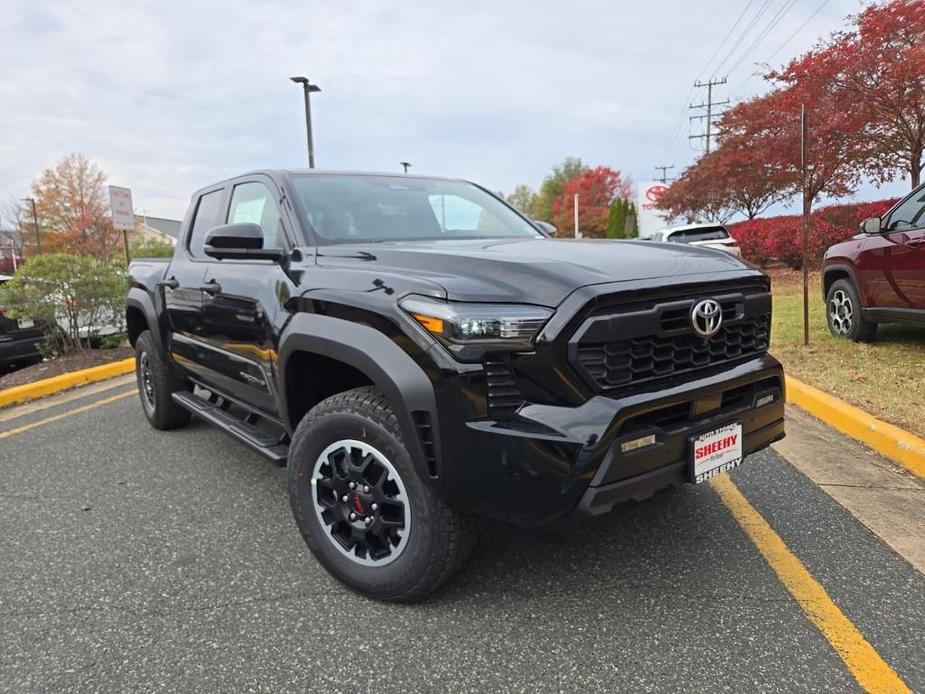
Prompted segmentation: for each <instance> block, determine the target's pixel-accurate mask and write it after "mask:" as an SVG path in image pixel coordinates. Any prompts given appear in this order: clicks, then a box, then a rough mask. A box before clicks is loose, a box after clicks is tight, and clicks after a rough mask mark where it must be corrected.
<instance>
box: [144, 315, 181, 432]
mask: <svg viewBox="0 0 925 694" xmlns="http://www.w3.org/2000/svg"><path fill="white" fill-rule="evenodd" d="M135 376H136V378H137V380H138V395H139V397H140V398H141V409H142V411H143V412H144V413H145V417H146V418H147V419H148V422H149V423H150V424H151V426H153V427H154V428H155V429H176V428H178V427H182V426H185V425H186V424H189V420H190V413H189V411H187V410H185V409H183V408H182V407H180V406H179V405H178V404H177V403H175V402H174V400H173V398H172V397H171V396H172V394H173V393H175V392H177V391H180V390H189V384H188V383H186V381H184V380H182V379H181V378H179V377H178V376H176V375H175V374H174V373H173V372H172V371H171V370H170V366H169V365H168V364H167V362H165V361H164V359H163V357H161V355H160V353H159V352H158V351H157V345H155V344H154V338H153V337H152V336H151V333H150V332H149V331H147V330H145V331H144V332H143V333H142V334H141V335H139V336H138V340H136V341H135Z"/></svg>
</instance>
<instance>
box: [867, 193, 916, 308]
mask: <svg viewBox="0 0 925 694" xmlns="http://www.w3.org/2000/svg"><path fill="white" fill-rule="evenodd" d="M883 226H884V230H883V232H882V233H881V234H879V235H878V236H873V237H871V238H869V239H868V240H867V243H866V248H865V256H867V257H866V258H865V259H864V263H863V264H864V266H867V268H868V269H867V272H868V273H869V277H870V279H871V280H873V281H872V282H871V283H870V291H871V298H872V299H873V302H872V306H875V307H877V308H888V309H899V310H905V311H908V310H925V187H922V188H919V189H918V190H916V191H915V192H914V193H912V195H910V196H909V197H908V198H906V199H905V200H903V201H902V202H901V203H900V204H899V205H898V206H897V207H896V208H895V209H894V210H893V211H892V212H891V213H890V215H889V216H888V217H887V218H886V220H885V223H884V225H883Z"/></svg>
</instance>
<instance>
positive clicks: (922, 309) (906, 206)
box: [822, 185, 925, 341]
mask: <svg viewBox="0 0 925 694" xmlns="http://www.w3.org/2000/svg"><path fill="white" fill-rule="evenodd" d="M822 285H823V293H824V295H825V303H826V314H827V318H828V322H829V330H830V331H831V332H832V334H833V335H834V336H835V337H846V338H848V339H850V340H855V341H865V340H870V339H872V338H873V336H874V333H876V331H877V325H878V324H880V323H892V322H897V321H900V322H905V323H920V324H925V185H923V186H920V187H919V188H916V189H915V190H914V191H913V192H912V194H911V195H909V197H907V198H905V199H904V200H902V201H900V202H899V203H897V204H896V206H895V207H893V209H891V210H890V211H889V212H887V213H886V214H885V215H884V216H883V217H871V218H869V219H865V220H864V221H863V222H861V233H860V234H858V235H857V236H855V237H853V238H851V239H849V240H847V241H843V242H841V243H836V244H835V245H834V246H832V247H831V248H829V250H828V251H826V253H825V260H824V261H823V266H822Z"/></svg>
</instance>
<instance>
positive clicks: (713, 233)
mask: <svg viewBox="0 0 925 694" xmlns="http://www.w3.org/2000/svg"><path fill="white" fill-rule="evenodd" d="M648 240H649V241H662V242H667V243H687V244H690V245H691V246H703V247H704V248H715V249H716V250H718V251H725V252H726V253H732V255H737V256H741V255H742V252H741V251H740V250H739V244H738V243H736V240H735V239H734V238H732V235H731V234H730V233H729V231H728V230H727V229H726V227H724V226H723V225H722V224H687V225H686V226H681V227H671V228H669V229H662V230H660V231H656V232H655V233H654V234H652V235H651V236H650V237H649V238H648Z"/></svg>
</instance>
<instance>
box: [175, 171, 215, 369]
mask: <svg viewBox="0 0 925 694" xmlns="http://www.w3.org/2000/svg"><path fill="white" fill-rule="evenodd" d="M224 203H225V187H224V186H216V187H214V188H212V189H207V190H205V191H203V192H201V193H200V194H199V197H198V198H197V199H196V200H194V201H193V203H192V205H191V206H190V209H191V213H190V218H189V219H188V220H187V222H186V224H185V225H184V228H185V229H186V230H188V231H187V232H186V233H185V234H181V236H180V238H181V239H182V241H181V242H180V243H178V246H177V249H176V251H175V252H174V254H173V259H172V260H171V261H170V264H169V265H168V266H167V271H166V272H165V273H164V283H163V286H164V307H165V309H166V311H167V318H168V322H169V324H170V339H169V348H170V352H171V355H172V356H173V358H174V360H175V361H176V363H177V364H178V365H179V366H180V367H181V368H183V369H184V370H186V371H187V372H189V373H190V374H191V375H193V376H195V377H199V378H201V377H202V376H203V375H204V374H205V373H206V372H207V369H208V367H207V364H208V362H209V353H208V351H207V350H206V348H205V344H204V331H203V317H202V308H203V306H202V304H203V301H202V296H203V291H202V284H203V280H204V279H205V274H206V263H205V260H207V259H208V257H207V256H206V255H205V253H204V251H203V243H204V241H205V237H206V234H207V233H208V232H209V231H210V230H211V229H213V228H214V227H216V226H218V224H220V223H221V222H220V221H219V220H220V219H221V216H222V214H223V212H224Z"/></svg>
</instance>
